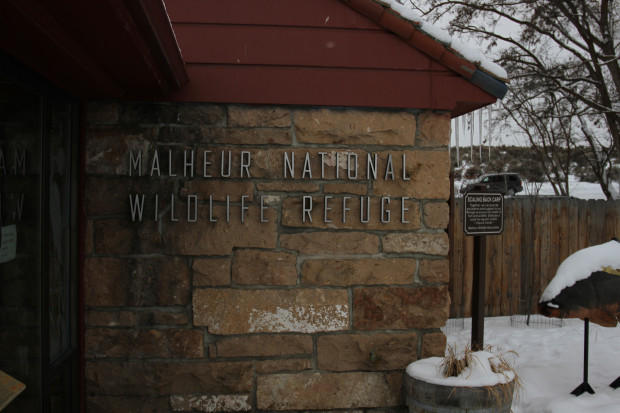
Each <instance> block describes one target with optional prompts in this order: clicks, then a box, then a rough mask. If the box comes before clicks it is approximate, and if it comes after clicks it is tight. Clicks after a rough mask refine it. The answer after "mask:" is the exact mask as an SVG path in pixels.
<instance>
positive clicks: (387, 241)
mask: <svg viewBox="0 0 620 413" xmlns="http://www.w3.org/2000/svg"><path fill="white" fill-rule="evenodd" d="M449 250H450V242H449V240H448V234H446V233H445V232H441V233H432V234H428V233H411V232H406V233H392V234H387V235H385V236H384V237H383V251H384V252H393V253H403V252H404V253H414V254H415V253H418V254H430V255H444V256H446V255H448V252H449Z"/></svg>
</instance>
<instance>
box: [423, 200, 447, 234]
mask: <svg viewBox="0 0 620 413" xmlns="http://www.w3.org/2000/svg"><path fill="white" fill-rule="evenodd" d="M449 222H450V205H448V203H447V202H428V203H425V204H424V225H426V227H427V228H438V229H445V228H448V224H449Z"/></svg>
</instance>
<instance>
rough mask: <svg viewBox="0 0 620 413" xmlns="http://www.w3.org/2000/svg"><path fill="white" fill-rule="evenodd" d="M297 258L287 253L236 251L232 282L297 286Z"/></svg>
mask: <svg viewBox="0 0 620 413" xmlns="http://www.w3.org/2000/svg"><path fill="white" fill-rule="evenodd" d="M296 264H297V257H296V256H295V255H294V254H290V253H287V252H276V251H261V250H236V251H235V255H234V257H233V264H232V280H233V282H234V283H236V284H245V285H252V284H254V285H259V284H260V285H295V284H297V267H296Z"/></svg>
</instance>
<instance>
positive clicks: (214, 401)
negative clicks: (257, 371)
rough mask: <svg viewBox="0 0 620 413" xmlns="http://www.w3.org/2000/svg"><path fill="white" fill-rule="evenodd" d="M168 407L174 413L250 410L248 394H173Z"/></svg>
mask: <svg viewBox="0 0 620 413" xmlns="http://www.w3.org/2000/svg"><path fill="white" fill-rule="evenodd" d="M170 407H171V408H172V410H173V411H175V412H247V411H250V410H252V405H251V402H250V395H248V394H220V395H211V394H204V395H203V394H188V395H182V394H173V395H171V396H170Z"/></svg>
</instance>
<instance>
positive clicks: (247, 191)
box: [181, 178, 254, 203]
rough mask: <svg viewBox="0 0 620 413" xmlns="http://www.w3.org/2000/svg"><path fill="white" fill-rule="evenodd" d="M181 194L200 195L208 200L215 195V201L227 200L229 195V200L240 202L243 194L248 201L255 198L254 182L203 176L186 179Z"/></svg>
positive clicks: (199, 196)
mask: <svg viewBox="0 0 620 413" xmlns="http://www.w3.org/2000/svg"><path fill="white" fill-rule="evenodd" d="M181 195H182V196H186V195H198V198H200V199H202V200H204V201H208V200H209V196H213V200H214V201H223V202H225V201H226V196H229V202H231V203H233V202H239V200H240V199H241V196H242V195H246V196H247V197H248V198H247V200H248V201H252V200H253V199H254V184H253V183H252V182H247V181H242V182H238V181H227V180H222V179H214V180H211V179H208V180H204V179H202V178H199V179H195V180H191V181H186V182H185V184H184V185H183V188H182V189H181Z"/></svg>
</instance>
